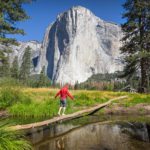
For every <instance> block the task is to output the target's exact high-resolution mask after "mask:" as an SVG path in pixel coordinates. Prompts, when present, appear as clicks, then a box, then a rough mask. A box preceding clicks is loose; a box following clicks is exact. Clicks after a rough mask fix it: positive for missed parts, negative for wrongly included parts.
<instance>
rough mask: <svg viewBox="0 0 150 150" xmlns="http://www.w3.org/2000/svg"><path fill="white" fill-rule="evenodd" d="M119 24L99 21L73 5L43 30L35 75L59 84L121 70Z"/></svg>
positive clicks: (72, 82) (81, 8)
mask: <svg viewBox="0 0 150 150" xmlns="http://www.w3.org/2000/svg"><path fill="white" fill-rule="evenodd" d="M121 37H122V32H121V28H120V25H117V24H114V23H111V22H108V21H103V20H101V19H100V18H98V17H96V16H95V15H94V14H93V13H92V12H91V11H90V10H88V9H86V8H84V7H81V6H77V7H72V8H70V9H69V10H68V11H66V12H63V13H61V14H59V15H58V16H57V19H56V21H55V22H53V23H52V24H50V25H49V27H48V28H47V30H46V33H45V36H44V39H43V43H42V49H41V53H40V57H39V61H38V66H37V68H36V72H37V73H39V72H40V70H41V68H42V66H44V65H45V66H46V68H47V75H48V76H49V77H50V78H51V79H52V80H53V81H56V82H59V83H62V84H64V83H71V84H75V83H76V82H84V81H85V80H87V79H88V78H89V77H90V76H91V75H93V74H97V73H113V72H115V71H119V70H122V68H123V65H122V63H121V61H120V60H119V57H120V56H121V55H120V52H119V47H120V46H121V42H120V39H121Z"/></svg>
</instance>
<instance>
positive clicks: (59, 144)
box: [56, 136, 65, 150]
mask: <svg viewBox="0 0 150 150" xmlns="http://www.w3.org/2000/svg"><path fill="white" fill-rule="evenodd" d="M56 146H57V148H58V149H61V150H64V149H65V142H64V137H63V136H62V137H60V138H59V139H58V140H57V141H56Z"/></svg>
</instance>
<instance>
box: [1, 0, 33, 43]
mask: <svg viewBox="0 0 150 150" xmlns="http://www.w3.org/2000/svg"><path fill="white" fill-rule="evenodd" d="M31 1H34V0H0V42H1V43H3V44H7V43H14V42H15V39H11V38H6V35H7V34H22V35H25V33H24V30H23V29H19V28H18V27H16V22H18V21H25V20H26V19H29V18H30V17H29V16H28V15H27V14H26V12H25V10H24V9H23V8H22V5H23V4H27V3H31Z"/></svg>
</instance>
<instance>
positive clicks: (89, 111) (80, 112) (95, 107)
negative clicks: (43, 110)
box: [10, 96, 128, 130]
mask: <svg viewBox="0 0 150 150" xmlns="http://www.w3.org/2000/svg"><path fill="white" fill-rule="evenodd" d="M127 97H128V96H120V97H116V98H113V99H110V100H109V101H107V102H106V103H103V104H99V105H97V106H94V107H91V108H89V109H85V110H81V111H78V112H75V113H73V114H68V115H64V116H60V117H55V118H53V119H50V120H45V121H42V122H36V123H31V124H25V125H17V126H12V127H10V128H11V129H14V130H21V129H29V128H35V127H41V126H44V125H48V124H51V123H55V122H59V121H61V120H65V119H67V120H71V119H73V118H77V117H79V115H81V114H84V113H89V114H92V112H95V111H96V110H99V109H100V108H103V107H105V106H107V105H108V104H110V103H111V102H112V101H114V100H119V99H123V98H127Z"/></svg>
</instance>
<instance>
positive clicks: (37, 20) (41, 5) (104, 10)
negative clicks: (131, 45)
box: [8, 0, 125, 42]
mask: <svg viewBox="0 0 150 150" xmlns="http://www.w3.org/2000/svg"><path fill="white" fill-rule="evenodd" d="M124 2H125V0H36V1H35V2H32V3H31V4H25V5H23V8H24V9H25V11H26V13H27V14H28V15H29V16H30V17H31V19H28V20H26V21H25V22H17V23H16V25H17V27H19V28H22V29H24V31H25V33H26V34H27V35H25V36H22V35H11V36H8V37H13V38H16V39H17V41H24V42H27V41H30V40H37V41H40V42H42V40H43V37H44V34H45V31H46V28H47V27H48V26H49V24H50V23H52V22H53V21H55V20H56V17H57V15H58V14H59V13H61V12H64V11H67V10H68V9H69V8H71V7H73V6H78V5H80V6H83V7H86V8H88V9H89V10H91V11H92V12H93V13H94V14H95V15H96V16H98V17H99V18H101V19H103V20H107V21H111V22H114V23H117V24H121V23H123V22H124V20H123V19H122V13H123V7H122V4H123V3H124Z"/></svg>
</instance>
